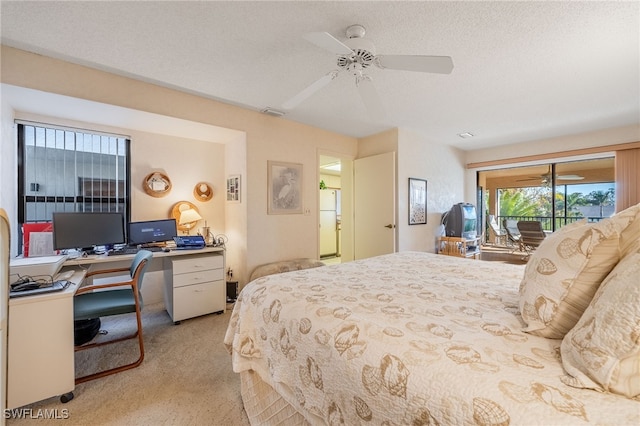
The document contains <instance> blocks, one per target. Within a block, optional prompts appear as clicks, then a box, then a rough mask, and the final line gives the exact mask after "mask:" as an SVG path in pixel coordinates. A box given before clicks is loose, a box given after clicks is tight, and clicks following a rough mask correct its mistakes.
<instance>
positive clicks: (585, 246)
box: [520, 204, 640, 339]
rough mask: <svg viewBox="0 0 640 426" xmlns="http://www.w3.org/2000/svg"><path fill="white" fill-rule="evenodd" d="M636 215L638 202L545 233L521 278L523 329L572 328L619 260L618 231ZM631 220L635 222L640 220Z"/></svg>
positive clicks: (556, 334) (545, 332)
mask: <svg viewBox="0 0 640 426" xmlns="http://www.w3.org/2000/svg"><path fill="white" fill-rule="evenodd" d="M636 217H640V204H638V205H636V206H634V207H631V208H629V209H627V210H624V211H622V212H620V213H618V214H616V215H614V216H612V217H611V218H607V219H603V220H602V221H600V222H598V223H593V224H588V223H586V222H585V221H580V222H577V223H574V224H571V225H567V226H565V227H563V228H561V229H560V230H558V231H556V232H554V233H553V234H551V235H550V236H549V237H547V238H545V240H544V241H543V242H542V244H541V245H540V246H539V247H538V249H537V250H536V251H535V252H534V253H533V254H532V255H531V257H530V259H529V261H528V262H527V266H526V268H525V273H524V277H523V279H522V282H521V283H520V312H521V314H522V319H523V320H524V322H525V323H526V325H527V326H526V327H525V329H524V331H527V332H530V333H532V334H535V335H538V336H542V337H548V338H552V339H561V338H562V337H564V335H565V334H566V333H567V332H568V331H569V330H570V329H571V328H573V326H574V325H575V324H576V323H577V322H578V319H580V316H581V315H582V314H583V312H584V310H585V309H586V307H587V306H588V305H589V302H591V299H592V298H593V295H594V294H595V292H596V290H597V289H598V287H599V285H600V283H601V282H602V280H603V279H604V278H605V277H606V276H607V275H608V274H609V272H610V271H611V270H612V269H613V267H614V266H615V265H616V263H618V261H619V260H620V257H621V254H620V248H619V242H620V236H621V233H622V232H623V230H625V229H626V228H627V227H629V225H630V224H631V223H632V222H634V219H635V218H636ZM635 222H636V223H635V225H640V220H637V221H635ZM629 238H631V236H629ZM629 238H628V239H629ZM630 246H631V245H630Z"/></svg>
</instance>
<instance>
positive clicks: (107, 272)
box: [85, 266, 129, 278]
mask: <svg viewBox="0 0 640 426" xmlns="http://www.w3.org/2000/svg"><path fill="white" fill-rule="evenodd" d="M125 271H129V267H128V266H127V267H123V268H113V269H101V270H99V271H91V272H87V274H86V275H85V278H89V277H92V276H94V275H100V274H112V273H114V272H125Z"/></svg>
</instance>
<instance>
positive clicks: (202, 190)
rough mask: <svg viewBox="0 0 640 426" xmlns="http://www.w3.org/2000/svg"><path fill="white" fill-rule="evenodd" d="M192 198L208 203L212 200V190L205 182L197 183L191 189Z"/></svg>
mask: <svg viewBox="0 0 640 426" xmlns="http://www.w3.org/2000/svg"><path fill="white" fill-rule="evenodd" d="M193 196H194V197H196V200H198V201H209V200H210V199H212V198H213V188H212V187H211V185H209V184H208V183H206V182H198V183H197V184H196V186H195V188H193Z"/></svg>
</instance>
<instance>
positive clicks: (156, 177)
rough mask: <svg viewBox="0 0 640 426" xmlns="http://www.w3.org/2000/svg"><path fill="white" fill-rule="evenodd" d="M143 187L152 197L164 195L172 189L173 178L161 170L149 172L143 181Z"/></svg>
mask: <svg viewBox="0 0 640 426" xmlns="http://www.w3.org/2000/svg"><path fill="white" fill-rule="evenodd" d="M142 189H144V192H145V193H147V195H151V196H152V197H156V198H160V197H164V196H165V195H167V194H168V193H169V192H170V191H171V180H169V177H168V176H167V175H165V174H163V173H160V172H153V173H149V174H148V175H147V176H146V177H145V178H144V180H143V181H142Z"/></svg>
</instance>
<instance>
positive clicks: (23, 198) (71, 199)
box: [15, 120, 131, 254]
mask: <svg viewBox="0 0 640 426" xmlns="http://www.w3.org/2000/svg"><path fill="white" fill-rule="evenodd" d="M15 124H16V126H17V132H16V134H17V160H18V164H17V165H18V167H17V168H18V170H17V172H18V173H17V194H16V200H17V203H16V204H17V222H18V239H17V244H18V253H19V254H22V253H23V231H22V226H23V225H24V224H25V223H38V222H48V221H50V219H49V220H40V219H36V220H29V221H26V216H27V204H28V203H30V202H43V203H73V204H74V206H75V208H74V210H73V211H86V210H84V209H81V207H82V206H85V205H86V203H88V202H90V203H100V204H103V205H104V204H108V205H116V206H123V209H122V210H121V211H122V213H123V215H124V220H125V224H126V223H129V222H130V220H131V138H130V137H129V136H125V135H120V134H115V133H108V132H103V131H99V130H92V129H80V128H73V127H67V126H59V125H55V124H51V123H43V122H33V121H25V120H15ZM25 126H32V127H41V128H44V129H51V130H54V131H66V132H74V133H82V134H85V135H92V136H99V137H105V136H106V137H115V138H119V139H124V144H125V147H124V154H123V156H124V157H125V159H124V168H125V170H124V174H123V175H122V176H123V178H124V180H125V182H124V183H123V186H121V185H120V184H119V183H118V182H117V180H113V179H111V181H112V182H116V184H117V185H118V191H116V194H118V193H119V192H120V190H124V191H123V193H122V195H118V196H115V195H114V196H106V197H105V196H104V194H99V195H97V196H91V195H87V194H85V191H84V188H85V185H86V183H87V182H89V183H90V185H91V186H92V187H93V186H94V185H95V184H96V183H99V185H98V186H102V185H103V183H104V182H105V180H109V179H98V180H92V179H91V177H85V176H80V175H79V174H78V172H76V173H75V176H74V177H73V180H74V182H75V194H74V195H73V196H69V195H43V196H38V195H32V194H28V193H27V183H26V181H27V177H26V168H27V167H28V165H27V164H26V161H27V158H26V156H27V152H26V148H27V143H26V136H25ZM73 151H74V152H79V151H78V149H77V146H76V147H75V149H74V150H73ZM47 160H48V159H47ZM74 161H77V160H74ZM75 169H76V170H77V168H75ZM67 211H68V210H67ZM99 211H114V210H103V209H101V210H99ZM116 211H120V210H116ZM125 228H126V227H125ZM125 233H126V229H125Z"/></svg>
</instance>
